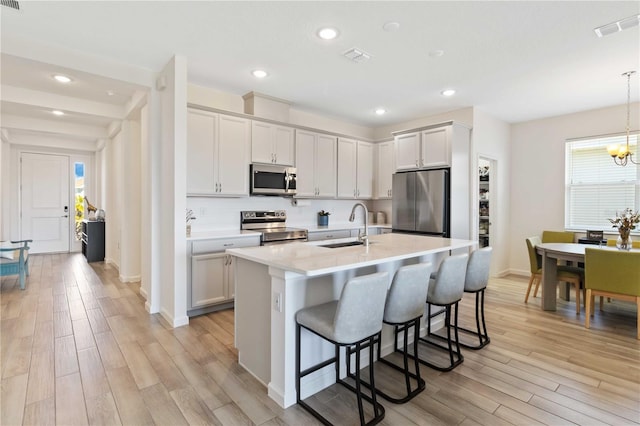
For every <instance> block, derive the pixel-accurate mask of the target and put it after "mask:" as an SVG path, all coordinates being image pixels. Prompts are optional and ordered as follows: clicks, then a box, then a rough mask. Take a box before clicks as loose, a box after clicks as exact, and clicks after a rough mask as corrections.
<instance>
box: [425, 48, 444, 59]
mask: <svg viewBox="0 0 640 426" xmlns="http://www.w3.org/2000/svg"><path fill="white" fill-rule="evenodd" d="M442 55H444V50H440V49H438V50H432V51H431V52H429V56H431V57H432V58H439V57H440V56H442Z"/></svg>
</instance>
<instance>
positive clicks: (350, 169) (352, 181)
mask: <svg viewBox="0 0 640 426" xmlns="http://www.w3.org/2000/svg"><path fill="white" fill-rule="evenodd" d="M357 151H358V142H357V141H354V140H353V139H346V138H338V198H356V197H357V188H358V186H357V185H358V184H357V179H358V172H357V170H356V168H357V162H358V156H357Z"/></svg>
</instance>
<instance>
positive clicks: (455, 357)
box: [409, 302, 464, 371]
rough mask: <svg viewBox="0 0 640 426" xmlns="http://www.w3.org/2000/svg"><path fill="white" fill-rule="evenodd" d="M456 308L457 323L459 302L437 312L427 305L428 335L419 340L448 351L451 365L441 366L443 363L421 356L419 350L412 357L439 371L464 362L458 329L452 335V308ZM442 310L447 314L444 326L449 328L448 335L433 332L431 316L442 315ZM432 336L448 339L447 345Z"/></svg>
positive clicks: (450, 368) (447, 369)
mask: <svg viewBox="0 0 640 426" xmlns="http://www.w3.org/2000/svg"><path fill="white" fill-rule="evenodd" d="M452 306H453V308H454V309H455V311H454V314H453V316H454V324H456V325H457V322H458V302H455V303H452V304H450V305H446V306H444V308H445V309H444V310H443V311H439V312H436V313H433V314H431V306H430V305H427V314H428V315H427V335H426V336H425V337H421V338H420V339H419V340H420V342H421V343H426V344H429V345H431V346H433V347H436V348H439V349H441V350H444V351H447V353H448V355H449V365H446V366H441V365H436V364H434V363H432V362H429V361H427V360H425V359H423V358H420V356H419V352H418V351H415V352H414V354H413V355H409V357H410V358H414V359H417V360H418V361H419V362H420V363H421V364H423V365H426V366H427V367H431V368H433V369H435V370H438V371H451V370H453V369H454V368H456V367H457V366H458V365H460V364H462V362H463V361H464V356H463V355H462V352H461V350H460V340H459V339H458V337H459V336H458V332H457V329H456V330H454V333H453V338H452V336H451V308H452ZM442 312H444V314H445V325H444V327H445V328H446V329H447V337H444V336H439V335H437V334H435V333H431V318H433V317H435V316H437V315H440V314H441V313H442ZM432 338H437V339H441V340H446V342H447V344H446V346H442V345H441V344H439V343H437V342H435V341H433V340H432ZM454 344H455V350H454V347H453V346H454Z"/></svg>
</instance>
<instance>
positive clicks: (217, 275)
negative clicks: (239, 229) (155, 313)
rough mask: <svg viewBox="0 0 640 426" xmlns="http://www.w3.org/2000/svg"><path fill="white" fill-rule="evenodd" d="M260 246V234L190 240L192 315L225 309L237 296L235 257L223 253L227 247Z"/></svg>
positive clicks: (189, 309) (189, 296) (190, 307)
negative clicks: (247, 236) (249, 236)
mask: <svg viewBox="0 0 640 426" xmlns="http://www.w3.org/2000/svg"><path fill="white" fill-rule="evenodd" d="M258 245H260V237H259V236H257V235H256V237H251V238H225V239H215V240H198V241H193V242H192V243H191V262H190V264H189V267H190V270H189V280H188V283H189V285H188V286H187V287H188V295H187V296H188V304H189V308H188V309H187V311H188V314H189V316H193V315H200V314H204V313H207V312H212V311H215V310H217V309H223V308H226V307H230V306H228V305H229V304H230V303H231V302H233V298H234V297H235V281H234V268H235V265H234V262H235V258H234V257H233V256H230V255H228V254H226V253H225V252H224V250H226V249H227V248H240V247H253V246H258Z"/></svg>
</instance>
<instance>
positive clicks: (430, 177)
mask: <svg viewBox="0 0 640 426" xmlns="http://www.w3.org/2000/svg"><path fill="white" fill-rule="evenodd" d="M449 206H450V198H449V169H438V170H419V171H415V172H402V173H395V174H394V175H393V200H392V213H393V214H392V217H393V219H392V227H393V231H394V232H413V233H420V234H425V235H434V236H441V237H449V235H450V225H449V222H450V221H449Z"/></svg>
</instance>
